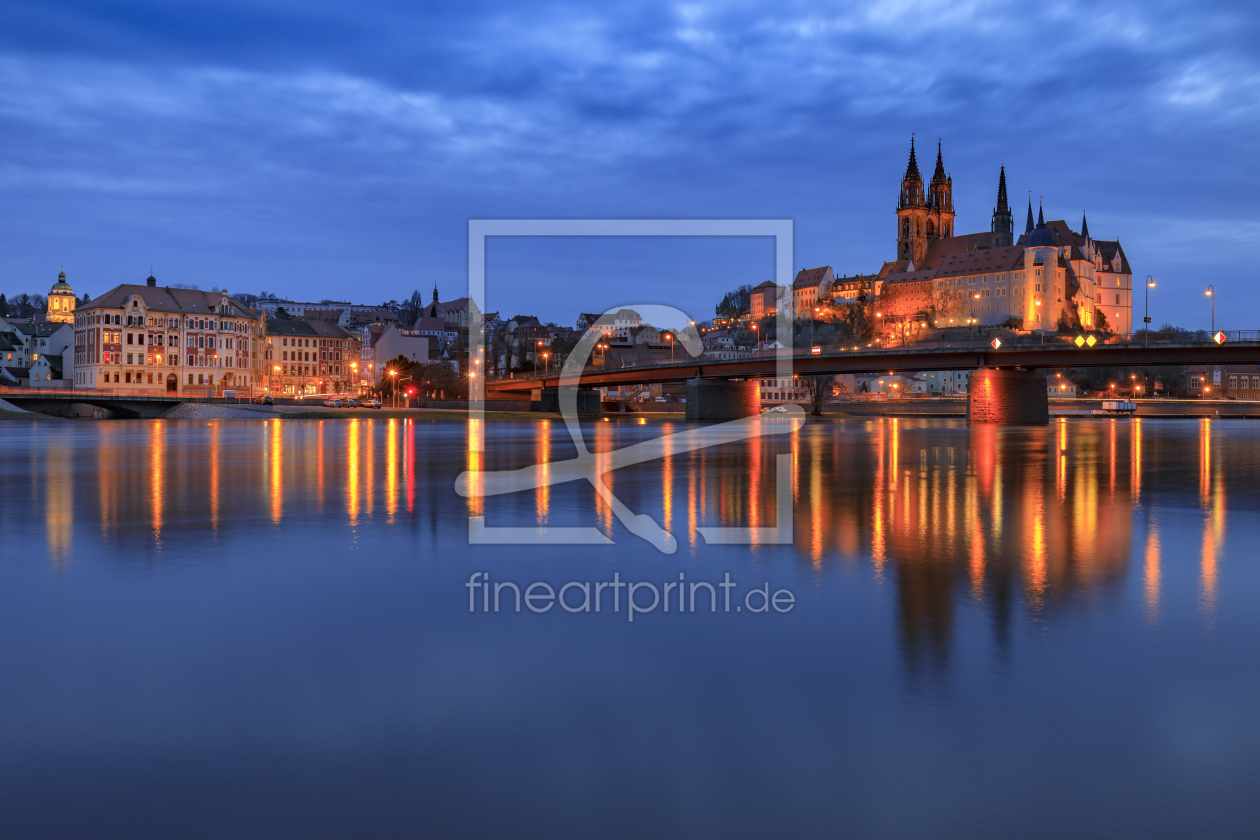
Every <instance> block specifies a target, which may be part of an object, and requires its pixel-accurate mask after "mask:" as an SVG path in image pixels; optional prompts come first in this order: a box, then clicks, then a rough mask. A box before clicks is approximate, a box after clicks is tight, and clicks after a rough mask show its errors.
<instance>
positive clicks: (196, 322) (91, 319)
mask: <svg viewBox="0 0 1260 840" xmlns="http://www.w3.org/2000/svg"><path fill="white" fill-rule="evenodd" d="M74 322H75V325H76V326H80V327H86V326H92V325H95V324H118V325H119V326H124V325H125V326H128V327H165V328H166V329H168V330H175V329H179V328H180V327H183V328H184V329H186V330H222V331H223V332H248V333H253V332H254V331H255V326H254V325H253V324H250V323H248V322H242V321H220V320H216V319H214V318H151V317H148V316H145V315H127V316H125V317H124V316H123V315H118V314H114V313H103V312H85V313H81V314H79V315H76V316H75V318H74ZM216 325H217V326H216Z"/></svg>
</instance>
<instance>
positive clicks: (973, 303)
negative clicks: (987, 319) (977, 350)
mask: <svg viewBox="0 0 1260 840" xmlns="http://www.w3.org/2000/svg"><path fill="white" fill-rule="evenodd" d="M978 300H980V293H979V292H976V293H975V294H974V295H972V296H971V337H972V338H975V337H976V301H978Z"/></svg>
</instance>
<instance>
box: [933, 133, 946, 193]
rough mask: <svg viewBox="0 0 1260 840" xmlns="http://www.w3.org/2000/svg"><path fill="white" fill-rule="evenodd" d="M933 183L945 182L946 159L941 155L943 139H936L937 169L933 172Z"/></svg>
mask: <svg viewBox="0 0 1260 840" xmlns="http://www.w3.org/2000/svg"><path fill="white" fill-rule="evenodd" d="M932 183H933V184H943V183H945V161H944V159H943V158H942V157H941V141H940V140H937V141H936V171H935V172H933V173H932Z"/></svg>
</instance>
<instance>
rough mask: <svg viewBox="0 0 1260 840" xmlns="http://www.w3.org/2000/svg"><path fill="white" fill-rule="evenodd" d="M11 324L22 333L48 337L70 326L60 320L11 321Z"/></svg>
mask: <svg viewBox="0 0 1260 840" xmlns="http://www.w3.org/2000/svg"><path fill="white" fill-rule="evenodd" d="M9 325H10V326H11V327H13V329H15V330H17V331H18V332H20V333H23V334H25V335H33V336H35V337H36V338H47V337H48V336H50V335H52V334H53V333H55V332H56V331H57V330H60V329H64V328H66V327H69V326H70V325H69V324H63V323H61V322H60V321H39V322H36V321H10V322H9Z"/></svg>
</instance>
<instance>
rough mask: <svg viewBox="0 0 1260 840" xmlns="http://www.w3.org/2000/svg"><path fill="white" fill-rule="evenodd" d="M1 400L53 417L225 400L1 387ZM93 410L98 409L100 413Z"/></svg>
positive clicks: (140, 413)
mask: <svg viewBox="0 0 1260 840" xmlns="http://www.w3.org/2000/svg"><path fill="white" fill-rule="evenodd" d="M0 400H4V401H6V402H9V403H12V404H13V405H15V406H17V407H18V408H23V409H26V410H27V411H35V412H39V413H40V414H48V415H51V416H53V417H85V418H89V417H93V416H103V417H125V418H135V417H161V416H162V415H163V414H165V413H166V412H168V411H170V410H171V409H172V408H174V407H175V406H177V405H179V404H180V403H186V402H223V398H222V397H210V396H205V395H202V394H188V393H185V394H177V393H168V392H166V391H123V390H117V391H113V390H108V389H101V390H91V389H86V390H73V391H72V390H63V389H58V388H0ZM94 410H99V411H100V412H101V414H100V415H97V414H95V412H94Z"/></svg>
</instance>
